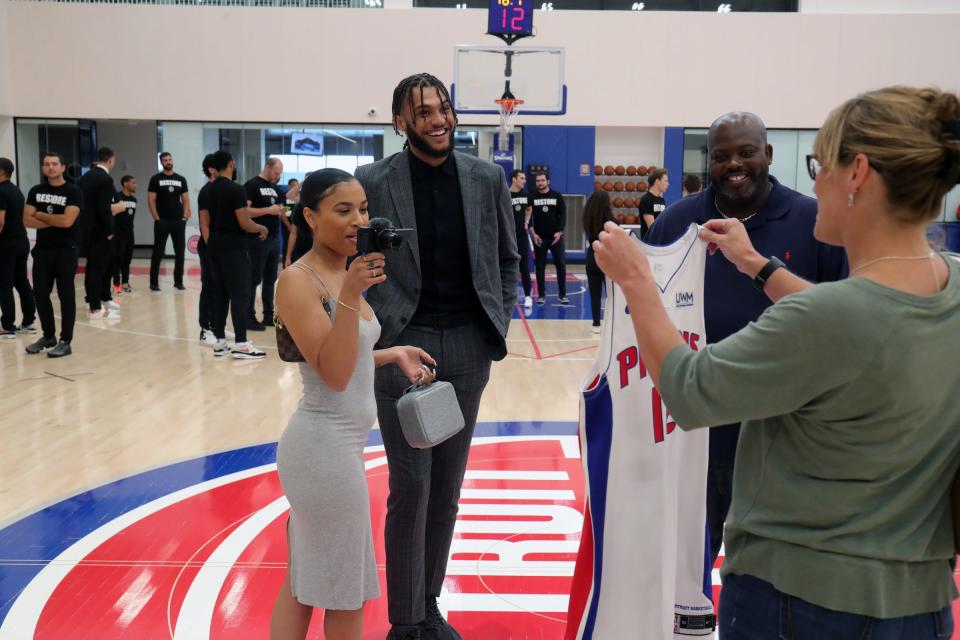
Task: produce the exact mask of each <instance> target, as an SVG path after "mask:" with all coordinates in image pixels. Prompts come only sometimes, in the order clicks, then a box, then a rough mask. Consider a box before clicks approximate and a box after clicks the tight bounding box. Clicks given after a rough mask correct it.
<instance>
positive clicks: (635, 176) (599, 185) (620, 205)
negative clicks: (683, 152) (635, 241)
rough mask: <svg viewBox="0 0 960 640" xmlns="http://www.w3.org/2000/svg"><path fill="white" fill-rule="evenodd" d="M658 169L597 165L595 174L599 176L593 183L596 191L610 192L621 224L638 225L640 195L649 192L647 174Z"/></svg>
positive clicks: (612, 203)
mask: <svg viewBox="0 0 960 640" xmlns="http://www.w3.org/2000/svg"><path fill="white" fill-rule="evenodd" d="M656 168H657V167H656V166H654V165H651V166H649V167H647V166H644V165H640V166H638V167H635V166H633V165H631V166H629V167H625V166H623V165H622V164H620V165H617V166H613V165H610V164H608V165H606V166H602V165H599V164H598V165H596V166H595V167H594V168H593V174H594V175H595V176H597V179H596V181H595V182H594V183H593V190H594V191H609V192H610V204H611V205H613V217H614V218H615V219H616V220H617V222H619V223H621V224H637V207H638V206H639V205H640V194H642V193H643V192H644V191H646V190H647V174H649V173H650V172H651V171H653V170H654V169H656Z"/></svg>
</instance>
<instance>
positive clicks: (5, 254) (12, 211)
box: [0, 158, 36, 338]
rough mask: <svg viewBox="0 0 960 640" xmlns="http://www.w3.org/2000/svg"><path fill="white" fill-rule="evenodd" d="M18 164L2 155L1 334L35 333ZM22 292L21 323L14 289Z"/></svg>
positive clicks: (0, 216) (0, 202)
mask: <svg viewBox="0 0 960 640" xmlns="http://www.w3.org/2000/svg"><path fill="white" fill-rule="evenodd" d="M13 172H14V166H13V162H12V161H11V160H10V159H9V158H0V338H3V337H8V338H12V337H13V336H15V335H16V334H17V332H20V333H33V332H35V331H36V329H35V328H34V326H33V321H34V318H35V316H36V306H35V305H34V302H33V289H31V288H30V281H29V280H27V255H28V254H29V253H30V241H29V240H28V239H27V230H26V228H24V226H23V194H22V193H20V189H18V188H17V185H15V184H13V183H12V182H10V179H11V178H12V177H13ZM14 289H16V290H17V294H18V295H19V296H20V313H22V314H23V322H21V324H20V327H19V328H18V327H17V324H16V322H14V320H16V311H17V309H16V304H15V302H14V299H13V290H14Z"/></svg>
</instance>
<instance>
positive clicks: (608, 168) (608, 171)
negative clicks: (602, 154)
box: [603, 164, 616, 176]
mask: <svg viewBox="0 0 960 640" xmlns="http://www.w3.org/2000/svg"><path fill="white" fill-rule="evenodd" d="M614 173H616V171H615V170H614V168H613V165H610V164H608V165H607V166H605V167H604V168H603V175H605V176H612V175H613V174H614Z"/></svg>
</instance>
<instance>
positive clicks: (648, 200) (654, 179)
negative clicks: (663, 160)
mask: <svg viewBox="0 0 960 640" xmlns="http://www.w3.org/2000/svg"><path fill="white" fill-rule="evenodd" d="M647 184H648V185H650V186H649V187H648V188H647V192H646V193H645V194H643V196H641V197H640V204H639V205H637V209H638V212H637V213H638V215H637V222H639V223H640V239H641V240H643V238H644V237H646V235H647V229H649V228H650V227H651V226H652V225H653V221H654V220H656V219H657V216H659V215H660V214H661V213H663V211H664V209H666V208H667V203H666V201H665V200H664V199H663V194H664V192H665V191H666V190H667V189H668V188H669V187H670V179H669V177H668V176H667V170H666V169H656V168H655V169H652V170H651V171H650V173H649V174H647Z"/></svg>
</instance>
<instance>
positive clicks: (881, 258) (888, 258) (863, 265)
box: [850, 251, 935, 276]
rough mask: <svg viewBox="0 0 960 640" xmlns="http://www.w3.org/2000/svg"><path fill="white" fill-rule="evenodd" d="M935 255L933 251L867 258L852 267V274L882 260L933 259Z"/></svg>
mask: <svg viewBox="0 0 960 640" xmlns="http://www.w3.org/2000/svg"><path fill="white" fill-rule="evenodd" d="M934 255H935V254H934V253H933V251H931V252H929V253H927V254H925V255H922V256H880V257H879V258H874V259H873V260H867V261H866V262H864V263H863V264H862V265H860V266H859V267H857V268H856V269H851V270H850V275H851V276H852V275H853V274H855V273H856V272H857V271H860V270H861V269H866V268H867V267H869V266H870V265H872V264H876V263H878V262H882V261H884V260H933V256H934Z"/></svg>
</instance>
